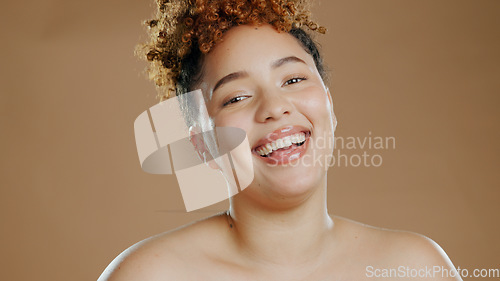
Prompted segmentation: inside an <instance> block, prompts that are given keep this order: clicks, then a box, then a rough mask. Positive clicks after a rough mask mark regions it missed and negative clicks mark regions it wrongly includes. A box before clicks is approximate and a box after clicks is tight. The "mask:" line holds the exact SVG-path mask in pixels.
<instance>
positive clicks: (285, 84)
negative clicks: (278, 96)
mask: <svg viewBox="0 0 500 281" xmlns="http://www.w3.org/2000/svg"><path fill="white" fill-rule="evenodd" d="M294 80H295V81H294ZM303 80H307V78H306V77H293V78H290V79H288V80H287V81H286V82H285V83H283V86H288V85H291V84H295V83H299V82H301V81H303ZM241 98H246V97H245V96H237V97H234V98H231V99H230V100H228V101H226V102H224V104H223V105H222V106H223V107H225V106H228V105H230V104H233V103H237V102H239V101H241Z"/></svg>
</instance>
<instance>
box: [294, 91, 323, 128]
mask: <svg viewBox="0 0 500 281" xmlns="http://www.w3.org/2000/svg"><path fill="white" fill-rule="evenodd" d="M327 95H328V93H326V92H324V91H320V90H318V89H311V90H309V91H307V94H304V95H302V97H301V99H300V100H299V101H298V102H296V106H297V108H298V110H299V111H300V112H302V114H304V115H305V116H306V117H307V118H308V119H309V121H310V122H312V123H313V124H314V125H319V123H321V122H326V121H327V120H328V119H327V118H331V113H330V112H331V109H330V103H329V100H328V96H327Z"/></svg>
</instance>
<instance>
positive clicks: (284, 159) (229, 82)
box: [200, 25, 336, 200]
mask: <svg viewBox="0 0 500 281" xmlns="http://www.w3.org/2000/svg"><path fill="white" fill-rule="evenodd" d="M201 81H202V82H201V83H200V88H201V89H202V91H203V93H204V94H205V95H207V100H208V101H207V109H208V113H209V115H210V116H211V118H212V119H213V121H214V124H215V125H216V126H218V127H226V126H229V127H239V128H242V129H243V130H245V132H246V134H247V137H248V141H249V143H250V146H251V150H252V159H253V166H254V173H255V175H254V181H253V182H252V184H251V185H250V186H249V187H247V188H246V190H245V191H244V192H243V193H242V194H246V195H245V196H251V197H253V198H256V199H258V200H266V199H267V200H271V199H284V198H294V197H297V198H298V197H300V195H304V194H307V193H308V192H310V191H311V190H313V189H314V188H315V187H317V186H319V185H320V184H321V183H323V182H324V180H325V177H326V168H327V166H328V163H329V162H328V161H327V159H329V157H330V155H332V152H333V131H334V127H335V126H336V119H335V116H334V114H333V109H332V101H331V97H330V94H329V92H328V90H327V88H326V87H325V85H324V83H323V80H322V79H321V77H320V75H319V73H318V71H317V69H316V66H315V64H314V60H313V58H312V56H311V55H309V54H308V53H307V52H306V51H305V50H304V48H303V47H302V46H301V45H300V43H299V41H297V39H295V37H293V36H292V35H290V34H288V33H278V32H277V31H276V30H275V29H274V28H272V27H271V26H269V25H264V26H260V27H257V26H250V25H244V26H238V27H234V28H232V29H231V30H229V31H228V32H227V33H226V34H225V35H224V37H223V40H222V41H221V42H219V43H218V44H217V45H216V47H215V48H213V49H212V51H211V52H210V53H209V54H208V55H206V57H205V61H204V69H203V77H202V80H201ZM318 159H319V160H318Z"/></svg>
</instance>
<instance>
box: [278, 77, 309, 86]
mask: <svg viewBox="0 0 500 281" xmlns="http://www.w3.org/2000/svg"><path fill="white" fill-rule="evenodd" d="M302 80H306V78H305V77H294V78H292V79H290V80H288V81H286V82H285V83H284V84H283V86H287V85H290V84H295V83H299V82H300V81H302Z"/></svg>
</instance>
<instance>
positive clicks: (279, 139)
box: [252, 126, 311, 164]
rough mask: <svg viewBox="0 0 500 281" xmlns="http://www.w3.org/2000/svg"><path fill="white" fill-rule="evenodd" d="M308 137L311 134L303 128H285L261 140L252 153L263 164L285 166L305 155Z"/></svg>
mask: <svg viewBox="0 0 500 281" xmlns="http://www.w3.org/2000/svg"><path fill="white" fill-rule="evenodd" d="M310 136H311V132H310V131H309V130H307V129H306V128H304V127H301V126H287V127H284V128H281V129H278V130H276V131H274V132H272V133H270V134H268V135H267V136H266V137H264V138H262V139H261V140H260V141H259V142H258V143H257V145H256V146H254V148H253V149H252V152H253V153H254V154H256V155H258V157H259V158H260V159H261V160H263V161H265V162H269V163H271V164H286V163H289V162H291V161H293V160H295V159H298V158H300V157H301V156H302V155H303V154H304V153H305V151H306V150H307V147H308V145H307V143H308V140H309V137H310ZM304 144H305V145H304Z"/></svg>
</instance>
